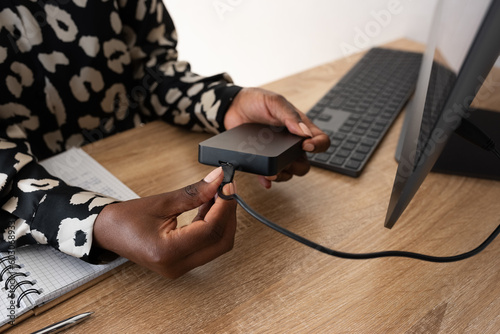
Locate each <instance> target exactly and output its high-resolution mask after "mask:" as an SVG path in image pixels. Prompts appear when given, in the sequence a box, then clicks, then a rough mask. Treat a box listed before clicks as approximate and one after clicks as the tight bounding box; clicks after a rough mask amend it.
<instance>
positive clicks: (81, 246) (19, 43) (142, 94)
mask: <svg viewBox="0 0 500 334" xmlns="http://www.w3.org/2000/svg"><path fill="white" fill-rule="evenodd" d="M176 42H177V37H176V32H175V29H174V25H173V23H172V20H171V18H170V17H169V15H168V13H167V11H166V9H165V7H164V5H163V3H162V1H161V0H138V1H132V0H128V1H127V0H52V1H42V0H2V1H1V2H0V122H1V123H0V208H1V209H0V250H1V251H9V250H12V249H13V248H14V247H19V246H22V245H26V244H32V243H40V244H49V245H51V246H53V247H55V248H57V249H59V250H60V251H62V252H64V253H67V254H70V255H72V256H75V257H78V258H81V259H83V260H86V261H90V262H95V261H96V258H95V257H94V252H91V246H92V231H93V224H94V221H95V219H96V217H97V215H98V214H99V212H100V211H101V210H102V209H103V208H104V206H105V205H106V204H109V203H111V202H113V201H115V200H114V199H112V198H108V197H106V196H103V195H100V194H96V193H93V192H90V191H86V190H84V189H80V188H77V187H73V186H70V185H67V184H65V183H64V182H63V181H61V180H60V179H58V178H56V177H54V176H51V175H50V174H48V173H47V172H46V171H45V169H44V168H43V167H41V166H40V165H39V164H38V163H37V159H43V158H46V157H49V156H51V155H53V154H56V153H58V152H61V151H64V150H66V149H68V148H70V147H74V146H81V145H84V144H86V143H89V142H92V141H95V140H98V139H100V138H103V137H105V136H109V135H111V134H114V133H117V132H120V131H123V130H126V129H130V128H132V127H135V126H137V125H139V124H142V123H145V122H148V121H151V120H154V119H158V118H161V119H163V120H165V121H167V122H170V123H174V124H177V125H180V126H183V127H186V128H189V129H192V130H198V131H210V132H213V133H217V132H219V131H222V130H223V118H224V114H225V111H226V110H227V108H228V106H229V104H230V103H231V101H232V99H233V97H234V96H235V95H236V94H237V93H238V91H239V90H240V87H237V86H234V85H232V84H231V79H230V78H229V77H228V76H227V75H226V74H220V75H215V76H212V77H201V76H199V75H196V74H194V73H192V72H191V70H190V66H189V64H188V63H186V62H183V61H179V60H177V52H176V49H175V47H176Z"/></svg>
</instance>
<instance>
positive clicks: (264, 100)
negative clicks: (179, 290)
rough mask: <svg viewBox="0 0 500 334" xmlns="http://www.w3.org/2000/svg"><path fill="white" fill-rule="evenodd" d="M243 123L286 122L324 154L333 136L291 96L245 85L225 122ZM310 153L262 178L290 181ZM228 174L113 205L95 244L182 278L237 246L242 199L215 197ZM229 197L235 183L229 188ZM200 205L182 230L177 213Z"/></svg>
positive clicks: (101, 219) (267, 182) (98, 226)
mask: <svg viewBox="0 0 500 334" xmlns="http://www.w3.org/2000/svg"><path fill="white" fill-rule="evenodd" d="M243 123H262V124H270V125H274V126H283V125H284V126H286V127H287V129H288V130H289V131H290V132H291V133H294V134H296V135H299V136H302V137H305V138H306V139H305V140H304V142H303V144H302V148H303V149H304V151H307V152H322V151H325V150H326V149H327V148H328V147H329V145H330V140H329V138H328V136H327V135H325V134H324V133H323V132H322V131H321V130H320V129H318V128H317V127H316V126H315V125H314V124H313V123H312V122H311V121H309V119H308V118H307V117H306V116H305V115H304V114H303V113H302V112H300V111H299V110H297V109H296V108H295V107H294V106H293V105H292V104H291V103H290V102H288V101H287V100H286V99H285V98H283V97H282V96H280V95H277V94H275V93H272V92H269V91H266V90H263V89H259V88H244V89H242V90H241V91H240V92H239V93H238V95H236V97H235V99H234V101H233V102H232V104H231V106H230V108H229V109H228V111H227V113H226V116H225V119H224V125H225V127H226V128H227V129H231V128H233V127H236V126H238V125H240V124H243ZM309 168H310V166H309V163H308V161H307V159H306V157H305V155H304V157H302V158H300V159H298V160H297V161H295V162H293V163H292V164H290V165H289V166H288V167H287V168H285V169H284V170H283V171H281V172H280V173H279V174H278V175H275V176H271V177H263V176H259V182H260V183H261V184H262V185H263V186H264V187H265V188H270V187H271V182H272V181H287V180H289V179H291V178H292V177H293V176H294V175H297V176H302V175H305V174H306V173H307V172H308V171H309ZM222 179H223V173H222V171H221V169H220V168H218V169H215V170H214V171H212V172H211V173H210V174H209V175H207V176H206V177H205V179H204V180H201V181H199V182H197V183H195V184H192V185H189V186H187V187H185V188H182V189H178V190H175V191H172V192H167V193H163V194H159V195H155V196H150V197H144V198H140V199H135V200H131V201H125V202H121V203H114V204H110V205H107V206H106V207H105V208H104V209H103V210H102V211H101V213H100V214H99V216H98V217H97V219H96V221H95V224H94V235H93V237H94V246H96V247H100V248H102V249H106V250H109V251H112V252H114V253H116V254H118V255H120V256H123V257H125V258H128V259H129V260H131V261H133V262H135V263H137V264H139V265H141V266H144V267H146V268H149V269H151V270H153V271H155V272H157V273H159V274H161V275H163V276H165V277H169V278H176V277H179V276H181V275H183V274H185V273H186V272H188V271H190V270H191V269H193V268H196V267H198V266H201V265H203V264H206V263H208V262H210V261H211V260H213V259H215V258H217V257H219V256H220V255H222V254H224V253H226V252H228V251H229V250H231V249H232V247H233V243H234V234H235V231H236V202H235V201H234V200H229V201H228V200H223V199H222V198H220V197H218V198H216V199H214V197H215V195H216V193H217V189H218V187H219V185H220V184H221V183H222ZM224 193H225V194H226V195H229V194H233V193H234V185H233V184H228V185H226V186H225V187H224ZM194 208H199V209H198V215H197V216H196V217H195V219H194V220H193V222H192V223H191V224H190V225H188V226H185V227H183V228H179V229H178V228H177V217H178V216H179V215H180V214H182V213H183V212H186V211H189V210H191V209H194Z"/></svg>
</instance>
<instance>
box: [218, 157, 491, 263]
mask: <svg viewBox="0 0 500 334" xmlns="http://www.w3.org/2000/svg"><path fill="white" fill-rule="evenodd" d="M497 153H498V152H497ZM499 158H500V156H499ZM221 165H222V169H223V171H224V180H223V181H222V184H221V186H220V187H219V191H218V195H219V197H221V198H222V199H225V200H232V199H234V200H236V202H237V203H238V204H239V205H240V206H241V207H242V208H243V210H245V211H246V212H248V213H249V214H250V215H251V216H252V217H254V218H255V219H257V220H258V221H260V222H261V223H263V224H264V225H266V226H267V227H269V228H271V229H273V230H275V231H277V232H279V233H281V234H283V235H285V236H287V237H289V238H291V239H293V240H296V241H298V242H300V243H302V244H304V245H306V246H308V247H311V248H314V249H316V250H317V251H320V252H322V253H325V254H328V255H332V256H335V257H339V258H343V259H354V260H367V259H375V258H382V257H406V258H411V259H417V260H422V261H428V262H437V263H449V262H456V261H461V260H465V259H467V258H470V257H472V256H474V255H476V254H478V253H479V252H481V251H482V250H484V249H485V248H486V247H487V246H488V245H489V244H490V243H491V242H492V241H493V240H494V239H495V238H496V237H497V236H498V234H499V233H500V225H498V226H497V228H496V229H495V230H494V231H493V232H492V233H491V234H490V236H489V237H488V238H487V239H486V240H485V241H483V243H481V244H480V245H479V246H477V247H476V248H474V249H472V250H470V251H468V252H465V253H462V254H458V255H452V256H432V255H425V254H420V253H413V252H406V251H382V252H373V253H347V252H341V251H336V250H334V249H331V248H328V247H325V246H322V245H320V244H318V243H316V242H314V241H311V240H309V239H306V238H304V237H302V236H300V235H298V234H295V233H293V232H291V231H289V230H287V229H286V228H284V227H281V226H279V225H278V224H276V223H273V222H272V221H270V220H269V219H267V218H266V217H264V216H262V215H260V214H259V213H257V212H256V211H255V210H254V209H252V208H251V207H250V206H249V205H248V204H247V203H245V201H244V200H243V199H242V198H241V197H240V196H238V195H237V194H233V195H229V196H227V195H224V194H223V193H222V188H223V187H224V185H225V184H227V183H230V182H232V180H233V177H234V172H235V168H234V166H232V165H231V164H228V163H223V164H221Z"/></svg>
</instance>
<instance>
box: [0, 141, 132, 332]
mask: <svg viewBox="0 0 500 334" xmlns="http://www.w3.org/2000/svg"><path fill="white" fill-rule="evenodd" d="M41 164H42V165H43V166H44V167H45V168H46V169H47V170H48V171H49V172H50V173H51V174H52V175H56V176H58V177H60V178H61V179H62V180H64V181H65V182H66V183H68V184H71V185H75V186H79V187H82V188H84V189H88V190H92V191H95V192H98V193H101V194H104V195H107V196H110V197H113V198H116V199H119V200H127V199H132V198H137V197H138V196H137V195H136V194H135V193H134V192H133V191H132V190H130V189H129V188H127V187H126V186H125V185H124V184H123V183H122V182H121V181H119V180H118V179H117V178H116V177H114V176H113V175H112V174H111V173H109V172H108V171H107V170H106V169H105V168H104V167H102V166H101V165H100V164H99V163H98V162H97V161H95V160H94V159H92V158H91V157H90V156H89V155H88V154H87V153H85V152H84V151H83V150H81V149H71V150H68V151H66V152H64V153H61V154H59V155H57V156H55V157H52V158H49V159H47V160H45V161H43V162H41ZM10 255H11V256H10V257H9V254H8V253H2V252H0V278H1V279H2V280H1V281H0V296H1V298H0V315H1V318H0V331H1V330H2V329H3V326H4V325H5V326H8V324H9V323H10V324H12V322H13V321H14V320H15V322H16V323H18V322H20V321H22V320H23V319H25V318H27V317H29V316H31V315H34V314H36V313H37V312H36V310H40V309H43V307H44V305H49V304H51V303H53V302H54V301H56V300H57V299H59V298H60V297H63V296H64V297H66V296H68V295H72V293H73V294H74V292H75V291H78V289H81V288H83V287H85V285H86V284H91V283H92V282H93V281H94V280H96V278H98V277H103V275H104V274H105V273H107V272H109V271H110V270H112V269H113V268H115V267H117V266H119V265H120V264H122V263H124V262H126V259H124V258H118V259H116V260H114V261H112V262H110V263H108V264H101V265H93V264H90V263H87V262H84V261H82V260H79V259H77V258H74V257H72V256H69V255H66V254H63V253H61V252H59V251H57V250H55V249H54V248H52V247H50V246H46V245H30V246H27V247H21V248H18V249H15V254H10ZM12 255H14V256H15V258H13V257H12ZM62 299H65V298H62Z"/></svg>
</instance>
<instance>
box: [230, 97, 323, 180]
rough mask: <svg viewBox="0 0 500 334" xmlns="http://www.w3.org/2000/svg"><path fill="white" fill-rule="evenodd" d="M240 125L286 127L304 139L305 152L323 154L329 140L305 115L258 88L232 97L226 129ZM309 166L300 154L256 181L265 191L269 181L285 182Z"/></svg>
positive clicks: (288, 103) (282, 98) (284, 100)
mask: <svg viewBox="0 0 500 334" xmlns="http://www.w3.org/2000/svg"><path fill="white" fill-rule="evenodd" d="M243 123H261V124H269V125H272V126H286V128H287V129H288V131H290V132H291V133H293V134H296V135H298V136H301V137H306V139H305V140H304V141H303V143H302V149H303V150H304V151H306V152H315V153H316V152H324V151H326V150H327V149H328V147H329V146H330V139H329V138H328V136H327V135H326V134H325V133H323V132H322V131H321V130H320V129H319V128H318V127H317V126H316V125H314V124H313V123H312V122H311V121H310V120H309V119H308V118H307V116H306V115H305V114H303V113H302V112H300V111H299V110H298V109H297V108H295V107H294V106H293V105H292V104H291V103H290V102H288V101H287V100H286V99H285V98H284V97H283V96H281V95H278V94H276V93H273V92H270V91H267V90H264V89H260V88H243V89H242V90H241V91H240V92H239V93H238V94H237V95H236V97H235V98H234V101H233V102H232V104H231V106H230V107H229V109H228V111H227V113H226V116H225V118H224V126H225V127H226V129H231V128H234V127H236V126H238V125H240V124H243ZM309 168H310V165H309V161H308V160H307V157H306V155H305V154H304V155H303V156H302V157H301V158H299V159H298V160H296V161H295V162H293V163H292V164H290V165H289V166H288V167H286V168H285V169H283V170H282V171H281V172H280V173H279V174H278V175H274V176H265V177H264V176H259V182H260V183H261V184H262V185H263V186H264V187H266V188H270V187H271V181H287V180H289V179H291V178H292V177H293V175H298V176H302V175H304V174H306V173H307V172H308V171H309Z"/></svg>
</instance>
